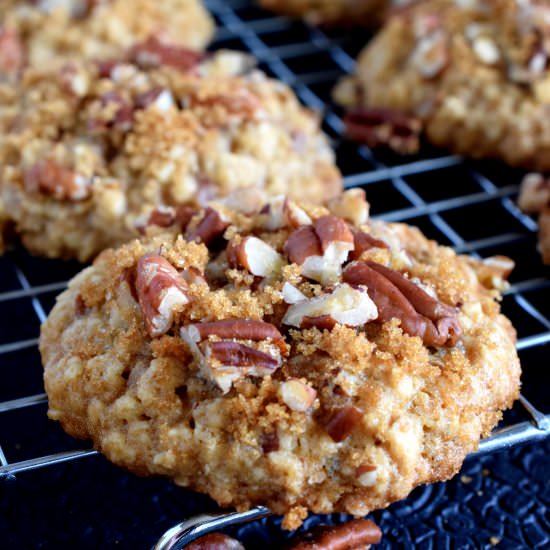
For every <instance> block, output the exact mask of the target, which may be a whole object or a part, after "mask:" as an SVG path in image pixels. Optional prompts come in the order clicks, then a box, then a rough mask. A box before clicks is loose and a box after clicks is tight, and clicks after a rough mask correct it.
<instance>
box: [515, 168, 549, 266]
mask: <svg viewBox="0 0 550 550" xmlns="http://www.w3.org/2000/svg"><path fill="white" fill-rule="evenodd" d="M518 205H519V207H520V208H521V209H522V210H523V211H524V212H526V213H527V214H535V215H537V216H538V223H539V251H540V253H541V256H542V261H543V262H544V263H545V264H547V265H550V179H548V178H547V177H545V176H543V175H542V174H536V173H532V174H527V175H526V176H525V177H524V178H523V181H522V182H521V187H520V190H519V198H518Z"/></svg>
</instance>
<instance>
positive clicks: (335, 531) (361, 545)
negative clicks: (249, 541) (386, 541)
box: [288, 519, 382, 550]
mask: <svg viewBox="0 0 550 550" xmlns="http://www.w3.org/2000/svg"><path fill="white" fill-rule="evenodd" d="M381 540H382V531H380V528H379V527H378V526H377V525H376V524H375V523H373V522H372V521H370V520H368V519H354V520H351V521H348V522H347V523H343V524H341V525H318V526H317V527H314V528H313V529H312V530H311V531H308V532H307V533H305V535H303V536H302V537H300V538H299V540H297V541H296V542H294V543H292V544H291V546H289V547H288V548H289V550H366V549H367V548H369V546H370V545H371V544H377V543H379V542H380V541H381Z"/></svg>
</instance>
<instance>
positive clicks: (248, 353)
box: [206, 341, 280, 374]
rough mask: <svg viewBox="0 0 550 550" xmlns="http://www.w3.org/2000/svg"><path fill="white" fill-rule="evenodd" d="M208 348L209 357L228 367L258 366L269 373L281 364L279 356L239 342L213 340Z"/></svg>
mask: <svg viewBox="0 0 550 550" xmlns="http://www.w3.org/2000/svg"><path fill="white" fill-rule="evenodd" d="M206 349H207V352H206V358H207V359H209V358H213V359H216V360H217V361H219V362H220V363H221V364H222V365H224V366H228V367H256V368H257V369H259V370H262V374H264V373H265V374H269V373H271V372H272V371H274V370H276V369H277V368H278V367H279V366H280V361H279V360H278V359H277V358H275V357H273V356H271V355H269V354H268V353H264V352H263V351H260V350H258V349H256V348H251V347H250V346H245V345H244V344H239V343H238V342H231V341H224V342H211V343H209V344H207V346H206ZM264 371H267V372H264Z"/></svg>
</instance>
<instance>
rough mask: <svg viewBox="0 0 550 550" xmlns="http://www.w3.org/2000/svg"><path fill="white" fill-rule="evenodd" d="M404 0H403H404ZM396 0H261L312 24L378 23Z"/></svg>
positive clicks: (263, 5) (263, 4)
mask: <svg viewBox="0 0 550 550" xmlns="http://www.w3.org/2000/svg"><path fill="white" fill-rule="evenodd" d="M406 1H407V0H405V2H406ZM400 3H403V2H399V0H397V1H395V0H364V1H362V2H357V1H354V0H260V4H261V5H262V7H264V8H266V9H269V10H273V11H275V12H278V13H283V14H285V15H290V16H292V17H301V18H303V19H305V20H306V21H308V22H309V23H311V24H313V25H319V24H345V25H365V26H368V27H372V26H375V25H378V24H380V23H381V22H382V21H383V20H384V18H385V17H386V16H387V15H388V13H389V11H390V9H391V8H392V6H395V5H396V4H400Z"/></svg>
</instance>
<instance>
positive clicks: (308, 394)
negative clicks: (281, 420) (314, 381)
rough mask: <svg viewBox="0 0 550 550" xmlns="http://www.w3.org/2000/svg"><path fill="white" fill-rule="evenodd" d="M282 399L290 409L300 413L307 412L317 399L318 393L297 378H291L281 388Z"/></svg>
mask: <svg viewBox="0 0 550 550" xmlns="http://www.w3.org/2000/svg"><path fill="white" fill-rule="evenodd" d="M279 394H280V396H281V399H282V400H283V401H284V402H285V404H286V405H287V406H288V408H289V409H291V410H293V411H298V412H305V411H307V410H308V409H309V408H310V407H311V405H313V402H314V401H315V397H317V392H316V391H315V390H314V389H313V388H312V387H311V386H310V385H309V384H306V383H305V382H302V381H301V380H298V379H297V378H289V379H288V380H286V381H285V382H283V383H282V384H281V385H280V387H279Z"/></svg>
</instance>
